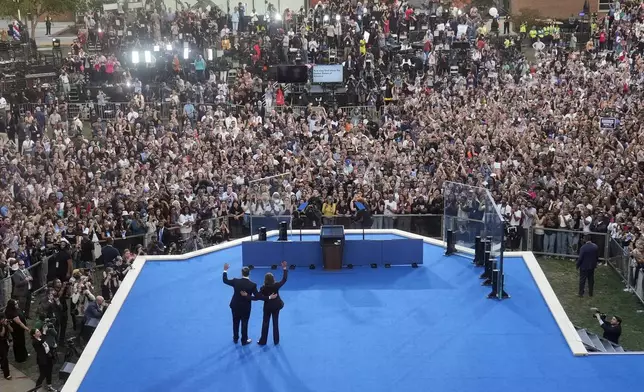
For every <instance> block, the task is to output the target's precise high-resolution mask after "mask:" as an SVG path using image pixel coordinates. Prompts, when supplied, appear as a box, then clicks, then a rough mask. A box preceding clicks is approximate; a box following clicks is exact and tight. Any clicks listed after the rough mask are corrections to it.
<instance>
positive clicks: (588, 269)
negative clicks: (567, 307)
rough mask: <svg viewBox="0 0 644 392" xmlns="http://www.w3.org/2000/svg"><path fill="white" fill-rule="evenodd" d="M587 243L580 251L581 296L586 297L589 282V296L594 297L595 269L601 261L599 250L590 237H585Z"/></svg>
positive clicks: (578, 263) (578, 265)
mask: <svg viewBox="0 0 644 392" xmlns="http://www.w3.org/2000/svg"><path fill="white" fill-rule="evenodd" d="M584 241H585V242H586V243H585V244H584V245H583V246H582V247H581V249H580V250H579V258H578V259H577V269H578V270H579V296H580V297H583V296H584V289H585V286H586V281H588V295H589V296H591V297H592V296H593V289H594V288H595V268H597V261H598V260H599V248H598V247H597V245H595V244H594V243H593V242H592V241H591V239H590V236H589V235H585V236H584Z"/></svg>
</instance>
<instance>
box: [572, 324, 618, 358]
mask: <svg viewBox="0 0 644 392" xmlns="http://www.w3.org/2000/svg"><path fill="white" fill-rule="evenodd" d="M575 329H576V330H577V333H578V334H579V337H580V338H581V341H582V342H583V343H584V346H586V350H588V351H589V352H600V353H623V352H625V350H624V348H623V347H622V346H620V345H619V344H615V343H613V342H610V341H608V340H606V339H604V338H602V337H601V336H599V335H597V334H596V333H594V332H590V331H589V330H587V329H585V328H579V327H575Z"/></svg>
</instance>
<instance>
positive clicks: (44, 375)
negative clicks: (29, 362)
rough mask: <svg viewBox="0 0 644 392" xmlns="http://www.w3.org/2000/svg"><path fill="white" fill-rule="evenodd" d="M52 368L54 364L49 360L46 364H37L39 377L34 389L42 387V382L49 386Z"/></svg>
mask: <svg viewBox="0 0 644 392" xmlns="http://www.w3.org/2000/svg"><path fill="white" fill-rule="evenodd" d="M53 368H54V363H53V362H52V361H51V360H49V361H47V363H39V364H38V370H40V375H39V376H38V380H36V388H39V387H41V386H42V382H43V381H45V380H47V385H51V373H52V371H53Z"/></svg>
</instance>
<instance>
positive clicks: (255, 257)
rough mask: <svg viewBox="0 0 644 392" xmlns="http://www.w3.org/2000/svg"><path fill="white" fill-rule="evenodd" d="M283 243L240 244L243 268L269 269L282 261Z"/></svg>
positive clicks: (248, 242) (258, 242)
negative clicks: (250, 266)
mask: <svg viewBox="0 0 644 392" xmlns="http://www.w3.org/2000/svg"><path fill="white" fill-rule="evenodd" d="M283 255H284V242H274V241H246V242H243V243H242V263H243V265H244V266H249V265H252V266H254V267H270V266H271V265H273V264H275V265H279V263H281V262H282V260H284V258H283Z"/></svg>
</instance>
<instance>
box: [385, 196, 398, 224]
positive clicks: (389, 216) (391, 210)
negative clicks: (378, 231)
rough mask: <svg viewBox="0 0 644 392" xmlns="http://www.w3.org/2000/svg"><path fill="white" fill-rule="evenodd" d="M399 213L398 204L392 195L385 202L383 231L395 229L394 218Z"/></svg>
mask: <svg viewBox="0 0 644 392" xmlns="http://www.w3.org/2000/svg"><path fill="white" fill-rule="evenodd" d="M397 212H398V203H396V199H394V194H393V193H390V194H389V196H388V197H387V200H385V212H384V215H385V217H384V219H383V229H393V228H394V216H395V215H396V213H397Z"/></svg>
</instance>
